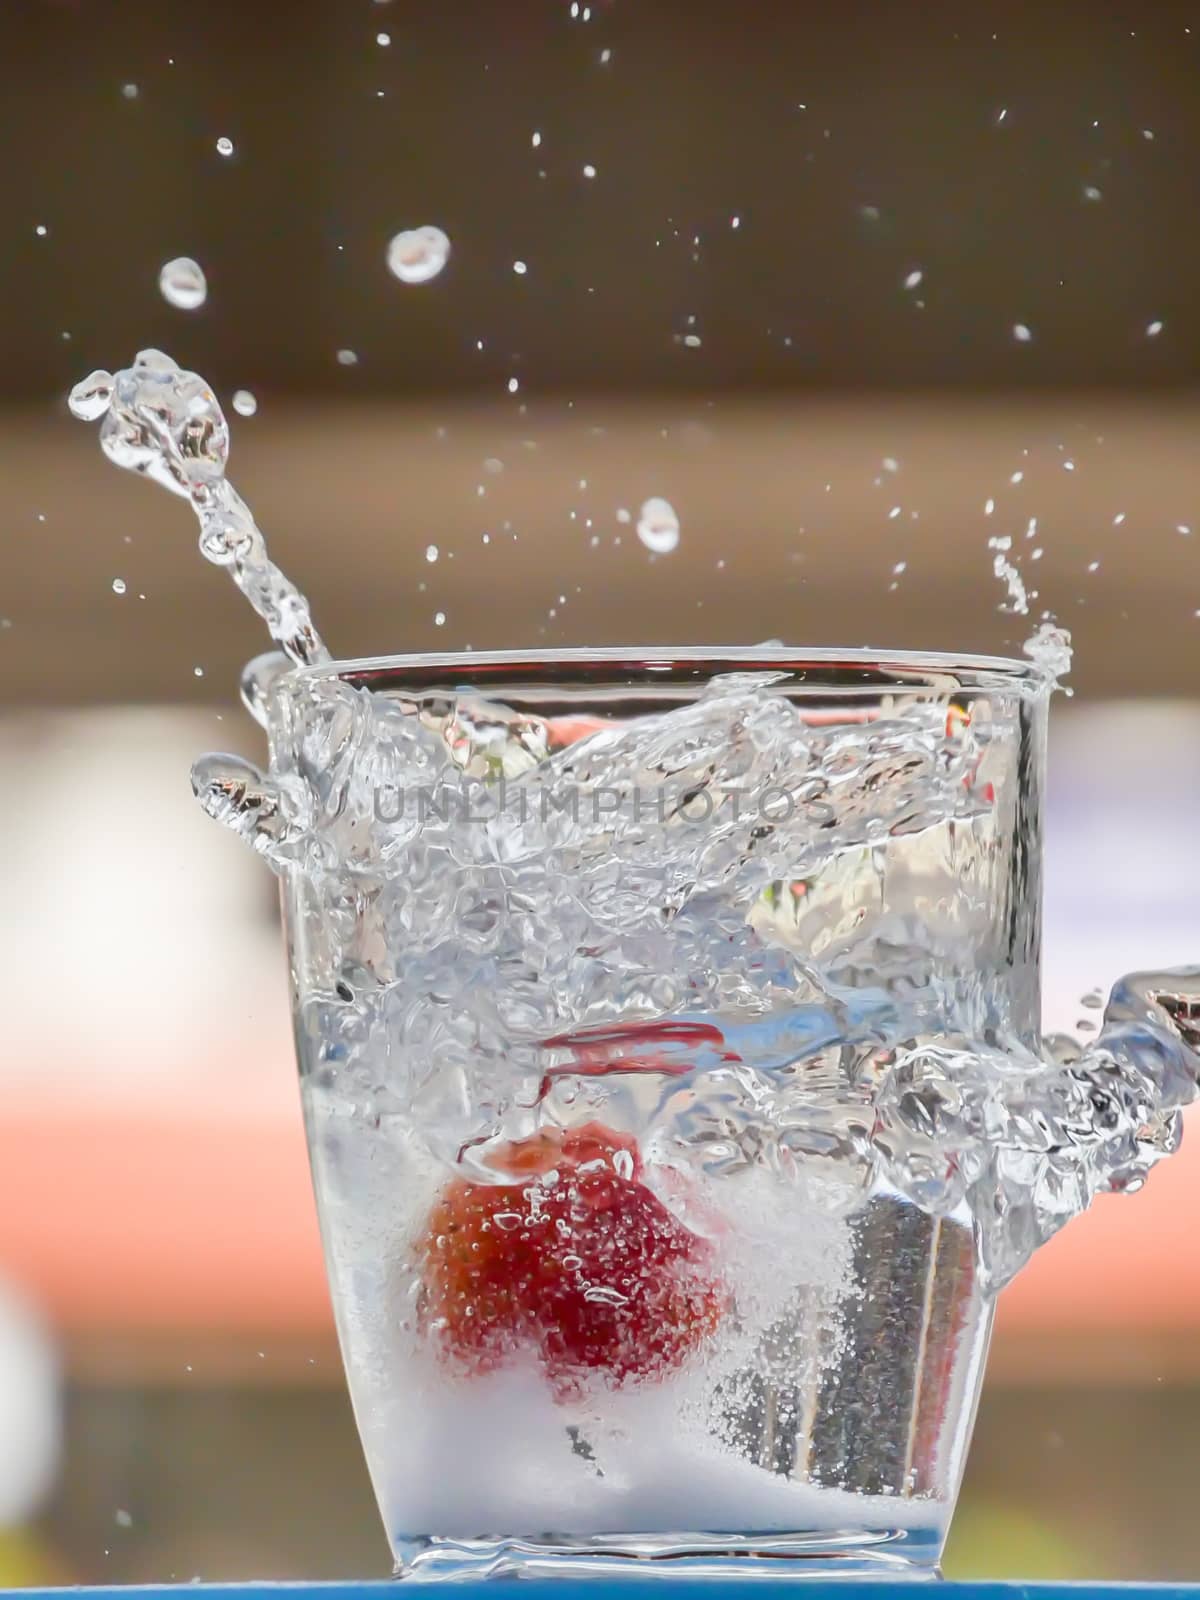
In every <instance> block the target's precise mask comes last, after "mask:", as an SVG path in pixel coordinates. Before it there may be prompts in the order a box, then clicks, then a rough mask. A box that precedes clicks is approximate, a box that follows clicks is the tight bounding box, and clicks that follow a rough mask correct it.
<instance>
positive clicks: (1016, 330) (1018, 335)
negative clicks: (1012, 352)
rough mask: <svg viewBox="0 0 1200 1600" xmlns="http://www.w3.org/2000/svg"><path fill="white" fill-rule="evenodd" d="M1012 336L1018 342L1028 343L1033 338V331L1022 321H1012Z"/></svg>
mask: <svg viewBox="0 0 1200 1600" xmlns="http://www.w3.org/2000/svg"><path fill="white" fill-rule="evenodd" d="M1012 336H1013V338H1014V339H1015V340H1016V341H1017V343H1018V344H1028V343H1029V342H1030V341H1031V340H1032V338H1033V332H1032V330H1031V329H1030V328H1029V327H1028V326H1027V325H1026V324H1025V323H1024V322H1014V323H1013V327H1012Z"/></svg>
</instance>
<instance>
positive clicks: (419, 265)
mask: <svg viewBox="0 0 1200 1600" xmlns="http://www.w3.org/2000/svg"><path fill="white" fill-rule="evenodd" d="M449 259H450V240H449V239H448V238H447V236H446V235H445V234H444V233H443V232H442V230H441V229H440V228H435V227H433V226H432V225H431V224H428V223H427V224H426V225H425V226H424V227H421V228H406V229H405V231H404V232H403V233H398V234H397V235H396V236H395V238H394V239H393V240H392V242H391V243H390V244H389V245H388V250H387V264H388V270H389V272H391V274H392V276H393V277H395V278H399V279H400V282H401V283H428V282H429V280H430V279H431V278H436V277H437V275H438V273H439V272H441V270H442V268H443V267H444V266H445V265H446V262H447V261H448V260H449Z"/></svg>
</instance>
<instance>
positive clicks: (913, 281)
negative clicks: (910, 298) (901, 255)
mask: <svg viewBox="0 0 1200 1600" xmlns="http://www.w3.org/2000/svg"><path fill="white" fill-rule="evenodd" d="M924 276H925V274H924V273H923V272H922V271H921V269H920V267H914V268H913V270H912V271H911V272H910V273H909V274H908V276H907V277H906V278H905V280H904V287H905V288H906V289H915V288H916V287H917V286H918V285H919V284H920V282H921V280H922V278H924Z"/></svg>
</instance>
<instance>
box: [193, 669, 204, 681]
mask: <svg viewBox="0 0 1200 1600" xmlns="http://www.w3.org/2000/svg"><path fill="white" fill-rule="evenodd" d="M192 672H193V673H194V674H195V676H196V677H197V678H202V677H203V676H204V668H203V667H193V668H192Z"/></svg>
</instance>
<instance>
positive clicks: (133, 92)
mask: <svg viewBox="0 0 1200 1600" xmlns="http://www.w3.org/2000/svg"><path fill="white" fill-rule="evenodd" d="M140 93H141V91H140V90H139V88H138V86H137V84H136V83H123V84H122V85H121V94H122V97H123V98H124V99H126V100H136V99H137V97H138V95H139V94H140Z"/></svg>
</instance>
